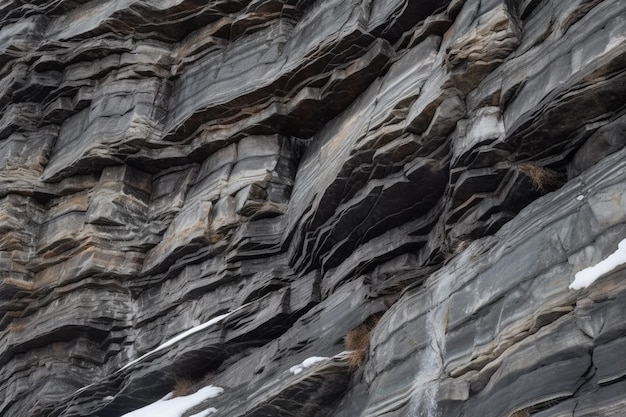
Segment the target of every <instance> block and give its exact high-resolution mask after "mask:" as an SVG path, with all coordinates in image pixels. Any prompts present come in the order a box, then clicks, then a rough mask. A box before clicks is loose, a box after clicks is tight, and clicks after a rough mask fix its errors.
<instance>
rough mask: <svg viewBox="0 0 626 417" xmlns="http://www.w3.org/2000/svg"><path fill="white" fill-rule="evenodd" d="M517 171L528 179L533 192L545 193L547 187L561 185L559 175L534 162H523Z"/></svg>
mask: <svg viewBox="0 0 626 417" xmlns="http://www.w3.org/2000/svg"><path fill="white" fill-rule="evenodd" d="M517 169H518V170H519V171H520V172H521V173H522V174H524V175H526V176H527V177H528V179H529V180H530V182H531V183H532V185H533V187H534V188H535V190H537V191H539V192H541V193H545V192H546V189H547V188H548V187H554V186H557V185H559V184H560V183H561V175H560V174H559V173H558V172H556V171H554V170H551V169H550V168H546V167H542V166H541V165H538V164H536V163H534V162H524V163H521V164H519V165H518V166H517Z"/></svg>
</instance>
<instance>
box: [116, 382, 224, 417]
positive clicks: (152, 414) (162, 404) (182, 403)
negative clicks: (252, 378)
mask: <svg viewBox="0 0 626 417" xmlns="http://www.w3.org/2000/svg"><path fill="white" fill-rule="evenodd" d="M222 392H224V389H223V388H220V387H214V386H212V385H209V386H208V387H204V388H202V389H200V390H198V392H196V393H194V394H190V395H186V396H184V397H175V398H172V393H171V392H170V393H169V394H167V395H166V396H165V397H163V398H161V399H160V400H159V401H156V402H154V403H152V404H148V405H147V406H145V407H143V408H140V409H138V410H135V411H131V412H130V413H126V414H124V415H123V416H122V417H181V416H182V415H183V414H184V413H185V412H187V411H188V410H189V409H190V408H192V407H195V406H196V405H198V404H200V403H201V402H203V401H205V400H207V399H209V398H214V397H217V396H218V395H220V394H221V393H222ZM216 411H217V410H216V409H215V408H209V409H207V410H204V411H203V412H201V413H198V414H195V416H200V417H206V416H208V415H209V414H213V413H215V412H216Z"/></svg>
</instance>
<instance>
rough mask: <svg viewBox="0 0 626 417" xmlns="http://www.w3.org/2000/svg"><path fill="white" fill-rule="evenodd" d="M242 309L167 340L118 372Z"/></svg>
mask: <svg viewBox="0 0 626 417" xmlns="http://www.w3.org/2000/svg"><path fill="white" fill-rule="evenodd" d="M242 307H244V306H241V307H239V308H237V309H235V310H233V311H231V312H230V313H226V314H222V315H221V316H217V317H214V318H212V319H211V320H209V321H207V322H206V323H202V324H200V325H198V326H195V327H192V328H191V329H189V330H186V331H184V332H182V333H181V334H179V335H177V336H174V337H173V338H171V339H169V340H167V341H166V342H164V343H163V344H161V345H160V346H158V347H157V348H155V349H153V350H151V351H150V352H148V353H146V354H144V355H142V356H140V357H138V358H137V359H135V360H132V361H130V362H128V363H127V364H126V365H124V366H123V367H121V368H120V369H119V370H118V372H119V371H122V370H124V369H126V368H128V367H129V366H131V365H134V364H136V363H137V362H141V361H142V360H144V359H145V358H147V357H148V356H150V355H152V354H153V353H155V352H158V351H160V350H163V349H165V348H168V347H170V346H172V345H173V344H175V343H177V342H180V341H181V340H182V339H184V338H186V337H189V336H191V335H192V334H194V333H198V332H199V331H202V330H204V329H206V328H207V327H211V326H212V325H214V324H217V323H219V322H220V321H222V320H224V319H225V318H226V317H228V316H230V315H231V314H233V313H234V312H235V311H237V310H240V309H241V308H242Z"/></svg>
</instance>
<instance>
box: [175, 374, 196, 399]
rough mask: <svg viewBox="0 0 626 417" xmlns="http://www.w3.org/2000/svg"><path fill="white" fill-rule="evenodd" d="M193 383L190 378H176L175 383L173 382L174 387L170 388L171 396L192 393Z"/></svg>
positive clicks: (182, 395)
mask: <svg viewBox="0 0 626 417" xmlns="http://www.w3.org/2000/svg"><path fill="white" fill-rule="evenodd" d="M193 385H194V384H193V381H191V380H190V379H186V378H178V379H176V384H174V389H173V390H172V397H184V396H185V395H189V394H193V393H194V392H195V390H194V388H193Z"/></svg>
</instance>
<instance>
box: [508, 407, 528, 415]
mask: <svg viewBox="0 0 626 417" xmlns="http://www.w3.org/2000/svg"><path fill="white" fill-rule="evenodd" d="M509 417H530V411H528V409H527V408H525V409H523V410H518V411H516V412H514V413H513V414H511V415H510V416H509Z"/></svg>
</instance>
